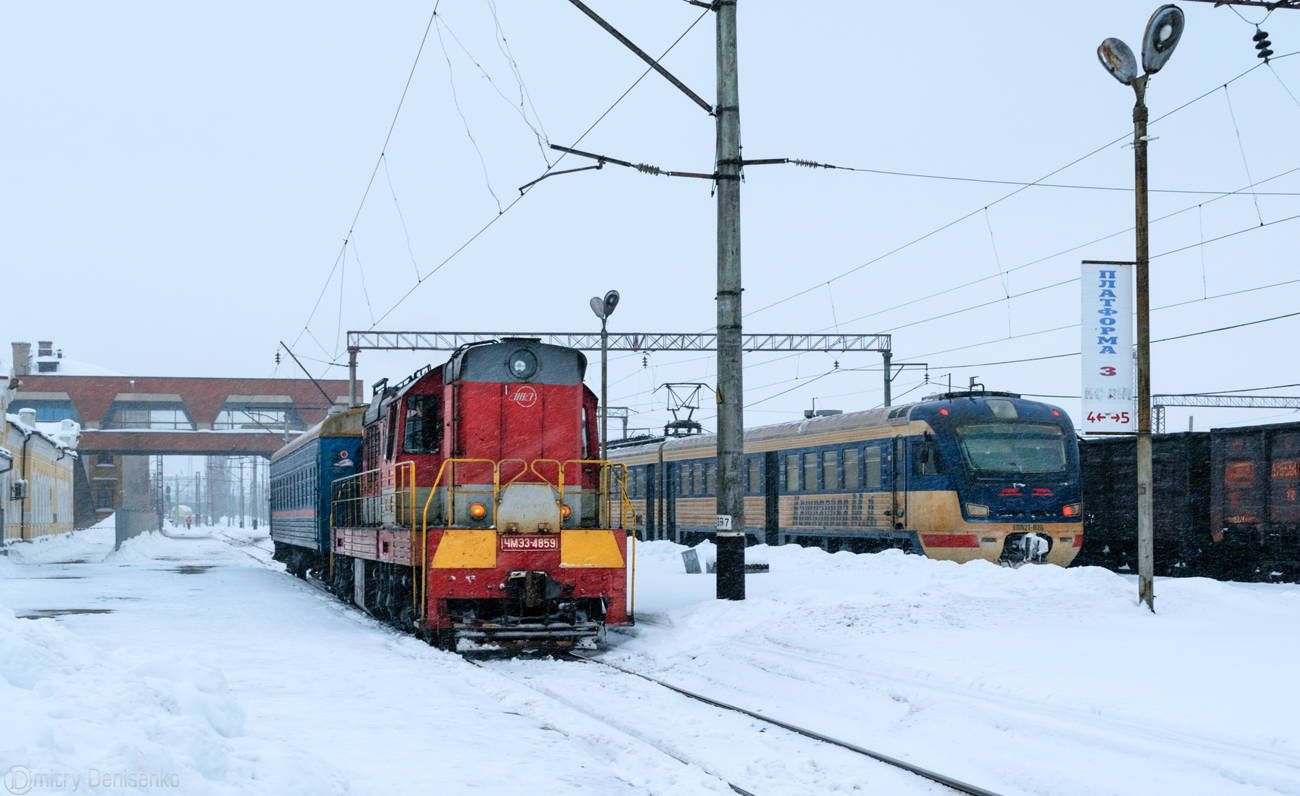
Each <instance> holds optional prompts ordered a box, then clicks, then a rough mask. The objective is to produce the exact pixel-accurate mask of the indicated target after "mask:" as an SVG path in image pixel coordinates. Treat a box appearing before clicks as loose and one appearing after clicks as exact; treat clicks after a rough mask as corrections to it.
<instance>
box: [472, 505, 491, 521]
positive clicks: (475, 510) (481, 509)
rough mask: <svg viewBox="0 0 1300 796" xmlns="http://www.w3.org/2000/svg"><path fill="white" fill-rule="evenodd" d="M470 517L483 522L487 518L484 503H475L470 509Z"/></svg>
mask: <svg viewBox="0 0 1300 796" xmlns="http://www.w3.org/2000/svg"><path fill="white" fill-rule="evenodd" d="M469 516H471V517H473V518H474V519H476V520H481V519H483V518H484V517H486V516H487V506H484V505H483V504H482V503H475V504H474V505H472V506H470V507H469Z"/></svg>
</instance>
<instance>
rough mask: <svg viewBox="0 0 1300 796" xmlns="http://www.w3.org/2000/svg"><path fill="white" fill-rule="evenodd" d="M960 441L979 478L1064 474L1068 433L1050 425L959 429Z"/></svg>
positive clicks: (1006, 424) (1066, 461)
mask: <svg viewBox="0 0 1300 796" xmlns="http://www.w3.org/2000/svg"><path fill="white" fill-rule="evenodd" d="M957 440H958V442H960V443H961V450H962V454H963V455H964V456H965V457H966V462H967V463H968V464H969V465H970V468H971V471H972V472H973V473H974V474H975V475H986V476H987V475H1003V474H1007V473H1063V472H1065V471H1066V470H1067V469H1068V460H1067V459H1066V455H1065V432H1064V431H1063V430H1062V429H1061V427H1060V426H1053V425H1048V424H1047V423H980V424H979V425H973V426H958V427H957Z"/></svg>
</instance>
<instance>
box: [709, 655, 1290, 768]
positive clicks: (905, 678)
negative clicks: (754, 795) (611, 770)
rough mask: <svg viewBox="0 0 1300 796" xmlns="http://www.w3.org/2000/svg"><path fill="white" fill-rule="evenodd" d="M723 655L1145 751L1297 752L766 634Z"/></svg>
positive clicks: (1270, 756) (1283, 757)
mask: <svg viewBox="0 0 1300 796" xmlns="http://www.w3.org/2000/svg"><path fill="white" fill-rule="evenodd" d="M727 657H728V658H730V659H731V660H734V661H738V662H742V663H745V664H747V665H750V666H753V667H755V668H758V669H762V670H763V671H767V672H772V673H774V674H779V675H780V676H783V677H792V678H796V679H802V680H806V681H810V682H816V681H815V680H811V679H810V672H809V668H808V667H809V665H810V664H811V665H812V666H814V667H816V668H820V669H823V670H833V672H834V673H833V674H830V675H828V677H827V681H828V682H834V683H837V684H840V685H841V687H842V684H844V683H850V684H854V685H866V684H867V683H868V682H870V681H874V682H884V683H889V684H891V685H892V686H895V687H901V688H905V689H907V690H908V691H914V692H915V691H920V692H923V693H927V694H932V695H935V696H936V697H940V698H942V699H944V700H946V701H950V702H961V703H964V704H967V705H971V706H973V707H976V708H978V709H979V710H981V711H989V710H995V711H999V712H1002V713H1005V714H1007V715H1008V716H1014V717H1015V719H1016V720H1017V721H1020V722H1025V721H1030V722H1033V723H1034V724H1036V725H1037V726H1038V727H1039V728H1040V729H1042V730H1045V731H1050V732H1053V733H1061V732H1066V733H1069V734H1072V735H1075V736H1078V737H1082V738H1085V739H1087V740H1088V741H1089V742H1091V743H1095V744H1102V745H1105V746H1108V747H1126V748H1130V749H1132V748H1141V749H1144V750H1145V751H1146V752H1147V753H1165V754H1178V755H1180V756H1182V757H1185V758H1187V759H1188V760H1189V761H1190V760H1193V759H1196V760H1203V759H1204V756H1205V755H1206V754H1212V755H1222V756H1225V757H1231V758H1237V759H1251V760H1255V761H1257V762H1260V763H1265V764H1269V765H1276V766H1282V767H1285V768H1289V769H1293V770H1300V758H1297V757H1296V756H1294V755H1289V754H1286V753H1283V752H1278V751H1276V750H1273V749H1268V748H1265V747H1260V746H1254V745H1248V744H1242V743H1238V742H1235V741H1231V740H1226V739H1222V738H1214V737H1210V736H1206V735H1202V734H1193V733H1189V732H1186V731H1182V730H1177V729H1172V728H1169V727H1166V726H1161V725H1159V724H1152V723H1148V722H1142V721H1136V720H1133V719H1127V718H1118V717H1114V716H1105V715H1099V714H1098V713H1095V712H1092V711H1089V710H1083V709H1079V708H1072V707H1069V706H1066V705H1050V706H1049V705H1044V704H1042V703H1040V702H1034V701H1031V700H1027V699H1022V698H1018V697H1016V696H1013V695H1010V694H1005V693H997V692H991V691H988V690H984V689H978V688H973V687H971V686H969V685H963V684H960V683H956V682H939V681H935V680H934V679H926V678H921V677H918V676H913V675H908V674H904V673H902V672H897V671H890V670H886V669H883V668H880V667H879V666H876V667H873V668H867V667H864V666H863V665H862V664H861V663H860V662H858V661H854V660H850V659H845V658H842V657H839V656H835V655H833V654H830V653H826V652H820V651H817V652H814V651H810V650H805V649H802V648H799V647H796V646H792V645H790V644H784V643H781V642H778V641H775V640H772V639H764V640H763V641H762V642H757V641H749V640H743V639H742V640H739V641H737V642H735V644H734V645H733V646H732V648H731V649H730V650H728V652H727ZM782 659H784V660H788V661H791V662H794V663H796V664H797V665H796V666H786V667H782V666H780V665H779V663H780V661H781V660H782ZM846 677H847V678H848V679H847V680H846V679H845V678H846Z"/></svg>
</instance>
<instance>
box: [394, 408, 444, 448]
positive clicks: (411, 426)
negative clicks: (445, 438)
mask: <svg viewBox="0 0 1300 796" xmlns="http://www.w3.org/2000/svg"><path fill="white" fill-rule="evenodd" d="M441 408H442V407H441V402H440V401H439V400H438V396H436V395H408V396H406V432H405V434H404V435H403V437H402V452H403V453H437V452H438V449H439V446H440V445H439V443H440V442H441V439H440V438H441V437H442V412H441Z"/></svg>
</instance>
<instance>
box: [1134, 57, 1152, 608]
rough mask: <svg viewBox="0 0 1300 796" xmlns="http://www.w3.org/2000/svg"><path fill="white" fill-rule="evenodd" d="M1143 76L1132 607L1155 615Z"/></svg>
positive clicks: (1138, 132)
mask: <svg viewBox="0 0 1300 796" xmlns="http://www.w3.org/2000/svg"><path fill="white" fill-rule="evenodd" d="M1146 88H1147V76H1146V75H1143V76H1142V77H1140V78H1138V79H1137V80H1135V81H1133V89H1134V91H1136V92H1137V104H1135V105H1134V106H1133V160H1134V164H1135V166H1134V172H1135V175H1134V176H1135V181H1136V189H1135V191H1134V196H1135V197H1136V205H1137V370H1138V373H1137V381H1138V407H1137V408H1138V433H1137V479H1138V601H1139V602H1145V603H1146V604H1147V608H1149V609H1151V610H1152V611H1155V609H1156V608H1155V562H1154V553H1153V548H1154V546H1155V539H1154V533H1153V531H1154V521H1153V517H1152V504H1151V498H1152V495H1151V302H1150V297H1149V295H1148V289H1149V287H1150V281H1149V266H1150V259H1149V256H1150V252H1149V248H1148V243H1147V241H1148V238H1147V140H1146V138H1147V106H1146Z"/></svg>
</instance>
